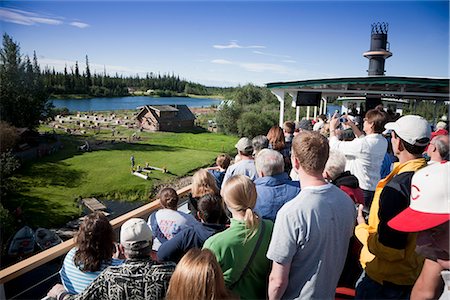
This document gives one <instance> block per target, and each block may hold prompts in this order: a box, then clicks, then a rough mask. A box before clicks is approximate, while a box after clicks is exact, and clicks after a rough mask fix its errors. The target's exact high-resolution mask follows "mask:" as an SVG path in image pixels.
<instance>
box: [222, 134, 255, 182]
mask: <svg viewBox="0 0 450 300" xmlns="http://www.w3.org/2000/svg"><path fill="white" fill-rule="evenodd" d="M235 147H236V149H237V151H238V157H239V161H238V162H235V163H234V164H233V165H231V166H229V167H228V169H227V172H226V173H225V177H224V178H223V182H222V187H223V186H224V185H225V182H227V180H228V179H229V178H230V177H232V176H235V175H245V176H247V177H249V178H250V179H251V180H255V179H256V178H257V177H258V174H257V172H256V167H255V161H254V160H253V145H252V141H250V139H248V138H246V137H243V138H241V139H240V140H239V141H238V142H237V144H236V145H235Z"/></svg>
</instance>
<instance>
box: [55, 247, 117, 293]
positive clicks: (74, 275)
mask: <svg viewBox="0 0 450 300" xmlns="http://www.w3.org/2000/svg"><path fill="white" fill-rule="evenodd" d="M76 251H77V249H76V248H72V249H71V250H70V251H69V252H68V253H67V255H66V257H65V258H64V262H63V265H62V268H61V270H60V271H59V274H60V276H61V282H62V284H63V285H64V288H65V289H66V291H68V292H69V293H70V294H80V293H82V292H83V291H84V290H85V289H86V288H87V287H88V286H89V284H91V282H92V281H94V279H95V278H97V276H98V275H100V273H101V272H102V271H103V270H104V269H106V268H107V267H109V266H118V265H120V264H122V263H123V260H120V259H115V258H113V259H111V261H109V262H105V263H103V264H102V265H101V267H100V269H99V270H98V271H96V272H84V271H81V270H80V269H79V268H78V267H77V266H76V265H75V263H74V261H73V259H74V256H75V253H76Z"/></svg>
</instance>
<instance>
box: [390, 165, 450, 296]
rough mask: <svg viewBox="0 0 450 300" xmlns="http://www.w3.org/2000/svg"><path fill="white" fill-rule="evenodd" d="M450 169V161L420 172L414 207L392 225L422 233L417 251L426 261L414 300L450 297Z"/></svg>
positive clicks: (415, 179) (414, 180)
mask: <svg viewBox="0 0 450 300" xmlns="http://www.w3.org/2000/svg"><path fill="white" fill-rule="evenodd" d="M449 167H450V163H448V162H446V163H441V164H433V165H431V166H428V167H426V168H423V169H421V170H419V171H417V172H416V173H415V174H414V176H413V178H412V181H411V186H412V188H413V189H414V191H411V204H410V206H409V207H408V208H407V209H405V210H404V211H402V212H401V213H400V214H398V215H397V216H395V217H394V218H393V219H392V220H390V221H389V222H388V225H389V226H390V227H392V228H394V229H395V230H399V231H404V232H419V234H418V236H417V243H416V244H417V246H416V252H417V253H419V254H421V255H423V256H424V257H425V262H424V265H423V268H422V271H421V273H420V275H419V278H418V279H417V281H416V282H415V284H414V287H413V289H412V293H411V299H413V300H414V299H438V298H439V296H440V299H449V297H450V289H449V281H450V271H448V269H449V263H450V255H449V246H448V245H449V226H450V224H449V220H450V206H449V201H450V198H449V193H448V175H449V171H450V169H449ZM441 275H442V278H441ZM444 283H445V288H444ZM442 293H444V294H442ZM441 294H442V295H441Z"/></svg>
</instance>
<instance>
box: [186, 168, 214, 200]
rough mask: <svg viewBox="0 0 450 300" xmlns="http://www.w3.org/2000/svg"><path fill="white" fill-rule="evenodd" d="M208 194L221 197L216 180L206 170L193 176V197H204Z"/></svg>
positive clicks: (199, 171)
mask: <svg viewBox="0 0 450 300" xmlns="http://www.w3.org/2000/svg"><path fill="white" fill-rule="evenodd" d="M206 194H213V195H219V189H218V187H217V183H216V179H215V178H214V176H213V175H212V174H211V173H209V172H208V171H207V170H205V169H200V170H198V171H197V172H195V173H194V176H192V196H193V197H194V198H199V197H202V196H204V195H206Z"/></svg>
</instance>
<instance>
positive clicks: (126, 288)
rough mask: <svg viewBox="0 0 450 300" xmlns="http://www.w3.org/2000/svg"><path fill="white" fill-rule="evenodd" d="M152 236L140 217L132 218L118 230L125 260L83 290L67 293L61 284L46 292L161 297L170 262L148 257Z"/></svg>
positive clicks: (93, 296)
mask: <svg viewBox="0 0 450 300" xmlns="http://www.w3.org/2000/svg"><path fill="white" fill-rule="evenodd" d="M152 244H153V236H152V231H151V229H150V227H149V226H148V225H147V223H146V222H145V221H144V220H143V219H139V218H132V219H130V220H128V221H126V222H125V223H124V224H123V225H122V227H121V229H120V245H119V249H120V252H121V253H122V254H123V255H124V256H125V258H126V260H125V262H124V263H123V264H122V265H120V266H114V267H109V268H107V269H106V270H104V271H103V272H102V273H101V274H100V275H99V276H98V277H97V279H95V280H94V281H93V282H92V283H91V284H90V285H89V286H88V287H87V288H86V289H85V290H84V292H83V293H81V294H78V295H70V294H68V293H67V292H66V291H65V290H64V286H62V285H61V284H57V285H55V286H54V287H53V288H52V289H51V290H50V292H49V293H48V294H47V295H48V296H49V297H53V298H56V299H57V300H61V299H96V300H102V299H105V300H106V299H112V300H116V299H117V300H118V299H143V300H150V299H164V298H165V295H166V291H167V288H168V286H169V281H170V278H171V276H172V273H173V271H174V270H175V264H174V263H172V262H171V263H163V264H161V263H157V262H156V261H153V260H152V259H151V256H150V255H151V250H152Z"/></svg>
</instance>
